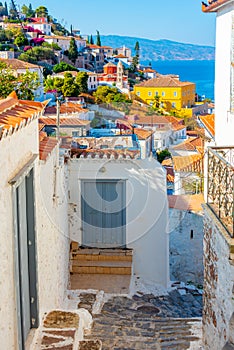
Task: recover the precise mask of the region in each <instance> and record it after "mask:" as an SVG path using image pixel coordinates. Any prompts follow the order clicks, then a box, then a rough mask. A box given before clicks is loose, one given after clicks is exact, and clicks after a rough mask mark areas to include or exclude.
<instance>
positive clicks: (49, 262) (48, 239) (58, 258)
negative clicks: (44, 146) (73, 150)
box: [36, 148, 70, 319]
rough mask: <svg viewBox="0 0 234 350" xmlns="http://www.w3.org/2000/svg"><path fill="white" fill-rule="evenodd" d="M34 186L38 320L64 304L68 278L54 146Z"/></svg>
mask: <svg viewBox="0 0 234 350" xmlns="http://www.w3.org/2000/svg"><path fill="white" fill-rule="evenodd" d="M36 176H37V179H38V182H37V187H36V193H37V198H36V207H37V217H36V221H37V254H38V284H39V297H40V298H39V310H40V319H41V317H42V315H43V313H44V312H45V311H48V310H51V309H52V308H61V307H62V306H63V302H64V298H65V292H66V290H67V287H68V277H69V244H70V240H69V237H68V221H67V188H66V187H67V184H66V174H65V168H64V166H59V165H58V150H57V148H55V149H54V150H53V152H52V154H51V155H50V156H49V158H48V159H47V161H46V162H43V161H40V163H39V168H38V173H37V174H36Z"/></svg>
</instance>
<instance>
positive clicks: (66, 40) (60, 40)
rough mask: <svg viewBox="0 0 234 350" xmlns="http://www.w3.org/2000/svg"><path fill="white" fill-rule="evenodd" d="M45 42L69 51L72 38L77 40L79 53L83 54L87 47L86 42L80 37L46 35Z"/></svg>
mask: <svg viewBox="0 0 234 350" xmlns="http://www.w3.org/2000/svg"><path fill="white" fill-rule="evenodd" d="M43 38H44V39H45V41H46V42H47V43H49V44H52V43H53V44H57V45H58V46H59V47H61V49H62V51H63V52H64V51H67V50H68V49H69V46H70V41H71V38H74V39H75V42H76V46H77V49H78V52H81V51H82V50H83V49H84V48H85V47H86V40H84V39H81V38H79V37H72V36H61V35H49V36H48V35H45V36H43Z"/></svg>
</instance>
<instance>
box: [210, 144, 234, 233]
mask: <svg viewBox="0 0 234 350" xmlns="http://www.w3.org/2000/svg"><path fill="white" fill-rule="evenodd" d="M207 186H208V189H207V204H208V206H209V207H210V208H211V209H212V211H213V212H214V213H215V215H216V216H217V217H218V219H219V220H220V222H221V223H222V225H223V226H224V227H225V229H226V230H227V232H228V234H229V235H230V236H231V237H232V238H234V205H233V201H234V147H211V148H209V149H208V181H207Z"/></svg>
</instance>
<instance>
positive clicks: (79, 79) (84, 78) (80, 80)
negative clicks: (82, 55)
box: [76, 72, 89, 93]
mask: <svg viewBox="0 0 234 350" xmlns="http://www.w3.org/2000/svg"><path fill="white" fill-rule="evenodd" d="M88 79H89V76H88V74H87V73H86V72H79V73H78V74H77V76H76V84H77V85H78V86H79V90H80V93H82V92H84V93H87V92H88Z"/></svg>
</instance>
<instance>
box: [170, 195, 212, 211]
mask: <svg viewBox="0 0 234 350" xmlns="http://www.w3.org/2000/svg"><path fill="white" fill-rule="evenodd" d="M167 197H168V204H169V208H172V209H178V210H189V211H193V212H201V211H202V204H203V203H205V201H204V197H203V195H202V194H194V195H178V196H176V195H171V196H167Z"/></svg>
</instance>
